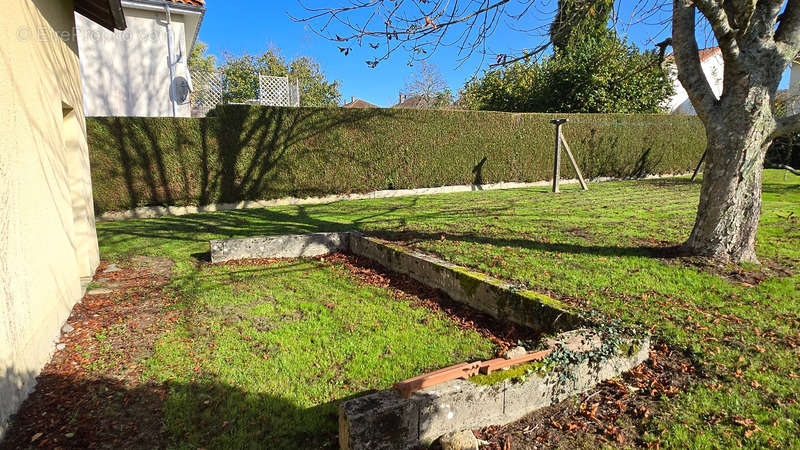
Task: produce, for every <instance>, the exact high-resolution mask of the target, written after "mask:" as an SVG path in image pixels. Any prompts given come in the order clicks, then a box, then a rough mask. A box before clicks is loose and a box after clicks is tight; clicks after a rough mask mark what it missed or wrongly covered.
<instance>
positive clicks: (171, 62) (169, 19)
mask: <svg viewBox="0 0 800 450" xmlns="http://www.w3.org/2000/svg"><path fill="white" fill-rule="evenodd" d="M164 11H165V12H166V13H167V59H168V61H167V65H168V66H169V99H170V101H171V102H172V117H178V101H177V100H176V99H175V93H174V92H172V89H173V86H174V83H175V54H174V52H173V51H172V17H171V16H170V11H169V4H168V3H164Z"/></svg>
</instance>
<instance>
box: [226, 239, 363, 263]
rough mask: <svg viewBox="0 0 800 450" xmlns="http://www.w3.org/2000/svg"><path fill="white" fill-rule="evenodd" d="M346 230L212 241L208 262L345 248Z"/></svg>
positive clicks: (307, 254)
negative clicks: (209, 260)
mask: <svg viewBox="0 0 800 450" xmlns="http://www.w3.org/2000/svg"><path fill="white" fill-rule="evenodd" d="M349 235H350V233H349V232H342V233H310V234H289V235H283V236H264V237H251V238H242V239H216V240H213V241H211V262H213V263H218V262H224V261H230V260H233V259H246V258H302V257H313V256H319V255H325V254H328V253H331V252H335V251H337V250H346V249H347V248H348V242H349Z"/></svg>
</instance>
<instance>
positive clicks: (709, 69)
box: [664, 47, 724, 115]
mask: <svg viewBox="0 0 800 450" xmlns="http://www.w3.org/2000/svg"><path fill="white" fill-rule="evenodd" d="M664 64H665V67H666V68H667V70H669V71H670V72H669V73H670V78H671V79H672V86H673V87H674V88H675V94H674V95H673V96H672V98H670V99H669V101H668V102H667V104H666V108H667V110H668V111H669V112H670V113H673V114H691V115H694V114H696V113H695V110H694V107H693V106H692V102H691V101H690V100H689V94H688V93H686V89H684V88H683V85H682V84H681V82H680V81H678V69H677V68H676V66H675V60H674V57H673V56H672V55H670V56H668V57H667V58H666V60H665V61H664ZM700 65H701V67H702V68H703V72H704V73H705V75H706V78H707V79H708V82H709V84H710V85H711V90H712V91H714V95H716V96H717V98H719V96H720V95H722V78H723V75H724V74H723V67H724V65H723V62H722V51H721V50H720V48H719V47H712V48H706V49H703V50H700Z"/></svg>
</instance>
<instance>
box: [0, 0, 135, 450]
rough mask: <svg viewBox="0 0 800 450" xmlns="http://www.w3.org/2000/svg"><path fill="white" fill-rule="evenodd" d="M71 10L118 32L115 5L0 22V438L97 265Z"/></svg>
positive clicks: (91, 0) (22, 5)
mask: <svg viewBox="0 0 800 450" xmlns="http://www.w3.org/2000/svg"><path fill="white" fill-rule="evenodd" d="M75 11H78V12H81V13H82V14H85V15H86V17H89V18H90V20H91V21H92V22H93V23H96V24H98V26H102V27H105V28H107V29H109V30H113V29H120V30H121V29H124V28H125V17H124V15H123V11H122V7H121V5H120V0H72V1H61V0H4V1H3V14H2V15H0V98H2V101H0V117H2V120H0V438H2V435H3V433H4V431H5V429H6V423H7V421H8V418H9V417H10V416H11V415H12V414H13V413H14V412H15V411H16V410H17V408H18V407H19V405H20V404H21V403H22V401H23V400H24V398H25V397H26V396H27V394H28V393H29V392H30V391H31V390H32V389H33V386H34V384H35V379H36V376H37V375H38V374H39V372H40V370H41V368H42V367H43V366H44V365H45V364H46V363H47V361H48V360H49V359H50V355H51V354H52V351H53V348H54V345H55V342H56V340H57V339H58V338H59V335H60V329H61V326H62V325H63V324H64V322H65V321H66V320H67V317H68V316H69V314H70V311H71V310H72V306H73V305H74V304H75V303H76V302H77V301H78V300H80V298H81V296H82V279H83V280H90V279H91V277H92V275H93V274H94V271H95V269H96V268H97V265H98V263H99V256H98V250H97V236H96V233H95V226H94V225H95V224H94V205H93V203H92V185H91V177H90V173H89V151H88V146H87V143H86V121H85V119H84V110H83V101H82V99H81V74H80V61H79V59H78V44H77V42H76V40H75V38H74V29H75V15H74V13H75ZM109 33H110V31H109Z"/></svg>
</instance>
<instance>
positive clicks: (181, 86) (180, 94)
mask: <svg viewBox="0 0 800 450" xmlns="http://www.w3.org/2000/svg"><path fill="white" fill-rule="evenodd" d="M190 90H191V89H189V81H188V80H187V79H186V78H184V77H175V79H173V80H172V87H171V89H170V95H171V96H172V100H174V101H176V102H178V104H180V105H183V104H185V103H186V102H187V101H188V100H189V91H190Z"/></svg>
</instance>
